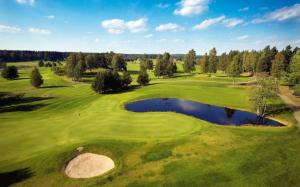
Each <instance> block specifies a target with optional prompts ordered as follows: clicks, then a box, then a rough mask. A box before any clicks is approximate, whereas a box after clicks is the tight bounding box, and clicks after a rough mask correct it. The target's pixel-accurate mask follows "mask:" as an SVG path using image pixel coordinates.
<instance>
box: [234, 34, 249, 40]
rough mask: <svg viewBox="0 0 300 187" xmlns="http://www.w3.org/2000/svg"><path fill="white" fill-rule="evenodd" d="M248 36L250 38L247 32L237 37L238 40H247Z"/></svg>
mask: <svg viewBox="0 0 300 187" xmlns="http://www.w3.org/2000/svg"><path fill="white" fill-rule="evenodd" d="M247 38H249V35H247V34H245V35H242V36H238V37H236V39H237V40H245V39H247Z"/></svg>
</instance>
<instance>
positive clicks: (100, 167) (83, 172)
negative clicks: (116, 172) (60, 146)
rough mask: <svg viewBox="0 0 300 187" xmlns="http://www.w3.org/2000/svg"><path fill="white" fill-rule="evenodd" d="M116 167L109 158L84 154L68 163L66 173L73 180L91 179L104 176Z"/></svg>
mask: <svg viewBox="0 0 300 187" xmlns="http://www.w3.org/2000/svg"><path fill="white" fill-rule="evenodd" d="M114 167H115V163H114V161H113V160H112V159H111V158H109V157H107V156H104V155H97V154H93V153H83V154H80V155H78V156H77V157H75V158H74V159H72V160H71V161H70V162H69V163H68V165H67V167H66V169H65V173H66V175H67V176H69V177H71V178H90V177H95V176H98V175H102V174H104V173H106V172H108V171H109V170H111V169H113V168H114Z"/></svg>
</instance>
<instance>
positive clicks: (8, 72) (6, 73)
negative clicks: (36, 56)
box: [1, 66, 19, 80]
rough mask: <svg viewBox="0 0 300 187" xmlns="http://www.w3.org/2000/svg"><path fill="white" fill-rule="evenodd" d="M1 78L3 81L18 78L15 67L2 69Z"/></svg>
mask: <svg viewBox="0 0 300 187" xmlns="http://www.w3.org/2000/svg"><path fill="white" fill-rule="evenodd" d="M1 76H2V77H3V78H5V79H10V80H12V79H16V78H18V77H19V73H18V69H17V67H16V66H7V67H4V68H3V70H2V72H1Z"/></svg>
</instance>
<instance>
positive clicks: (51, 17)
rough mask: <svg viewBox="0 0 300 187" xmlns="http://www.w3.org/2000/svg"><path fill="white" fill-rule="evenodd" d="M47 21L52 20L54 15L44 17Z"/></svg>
mask: <svg viewBox="0 0 300 187" xmlns="http://www.w3.org/2000/svg"><path fill="white" fill-rule="evenodd" d="M46 18H47V19H54V18H55V16H54V15H49V16H46Z"/></svg>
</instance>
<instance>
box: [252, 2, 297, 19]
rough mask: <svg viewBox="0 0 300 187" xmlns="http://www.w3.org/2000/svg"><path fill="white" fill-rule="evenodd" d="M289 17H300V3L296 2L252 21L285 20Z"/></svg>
mask: <svg viewBox="0 0 300 187" xmlns="http://www.w3.org/2000/svg"><path fill="white" fill-rule="evenodd" d="M289 19H300V4H294V5H293V6H289V7H283V8H280V9H277V10H274V11H272V12H270V13H268V14H266V15H264V16H263V17H261V18H256V19H253V20H252V23H253V24H258V23H264V22H268V21H285V20H289Z"/></svg>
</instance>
